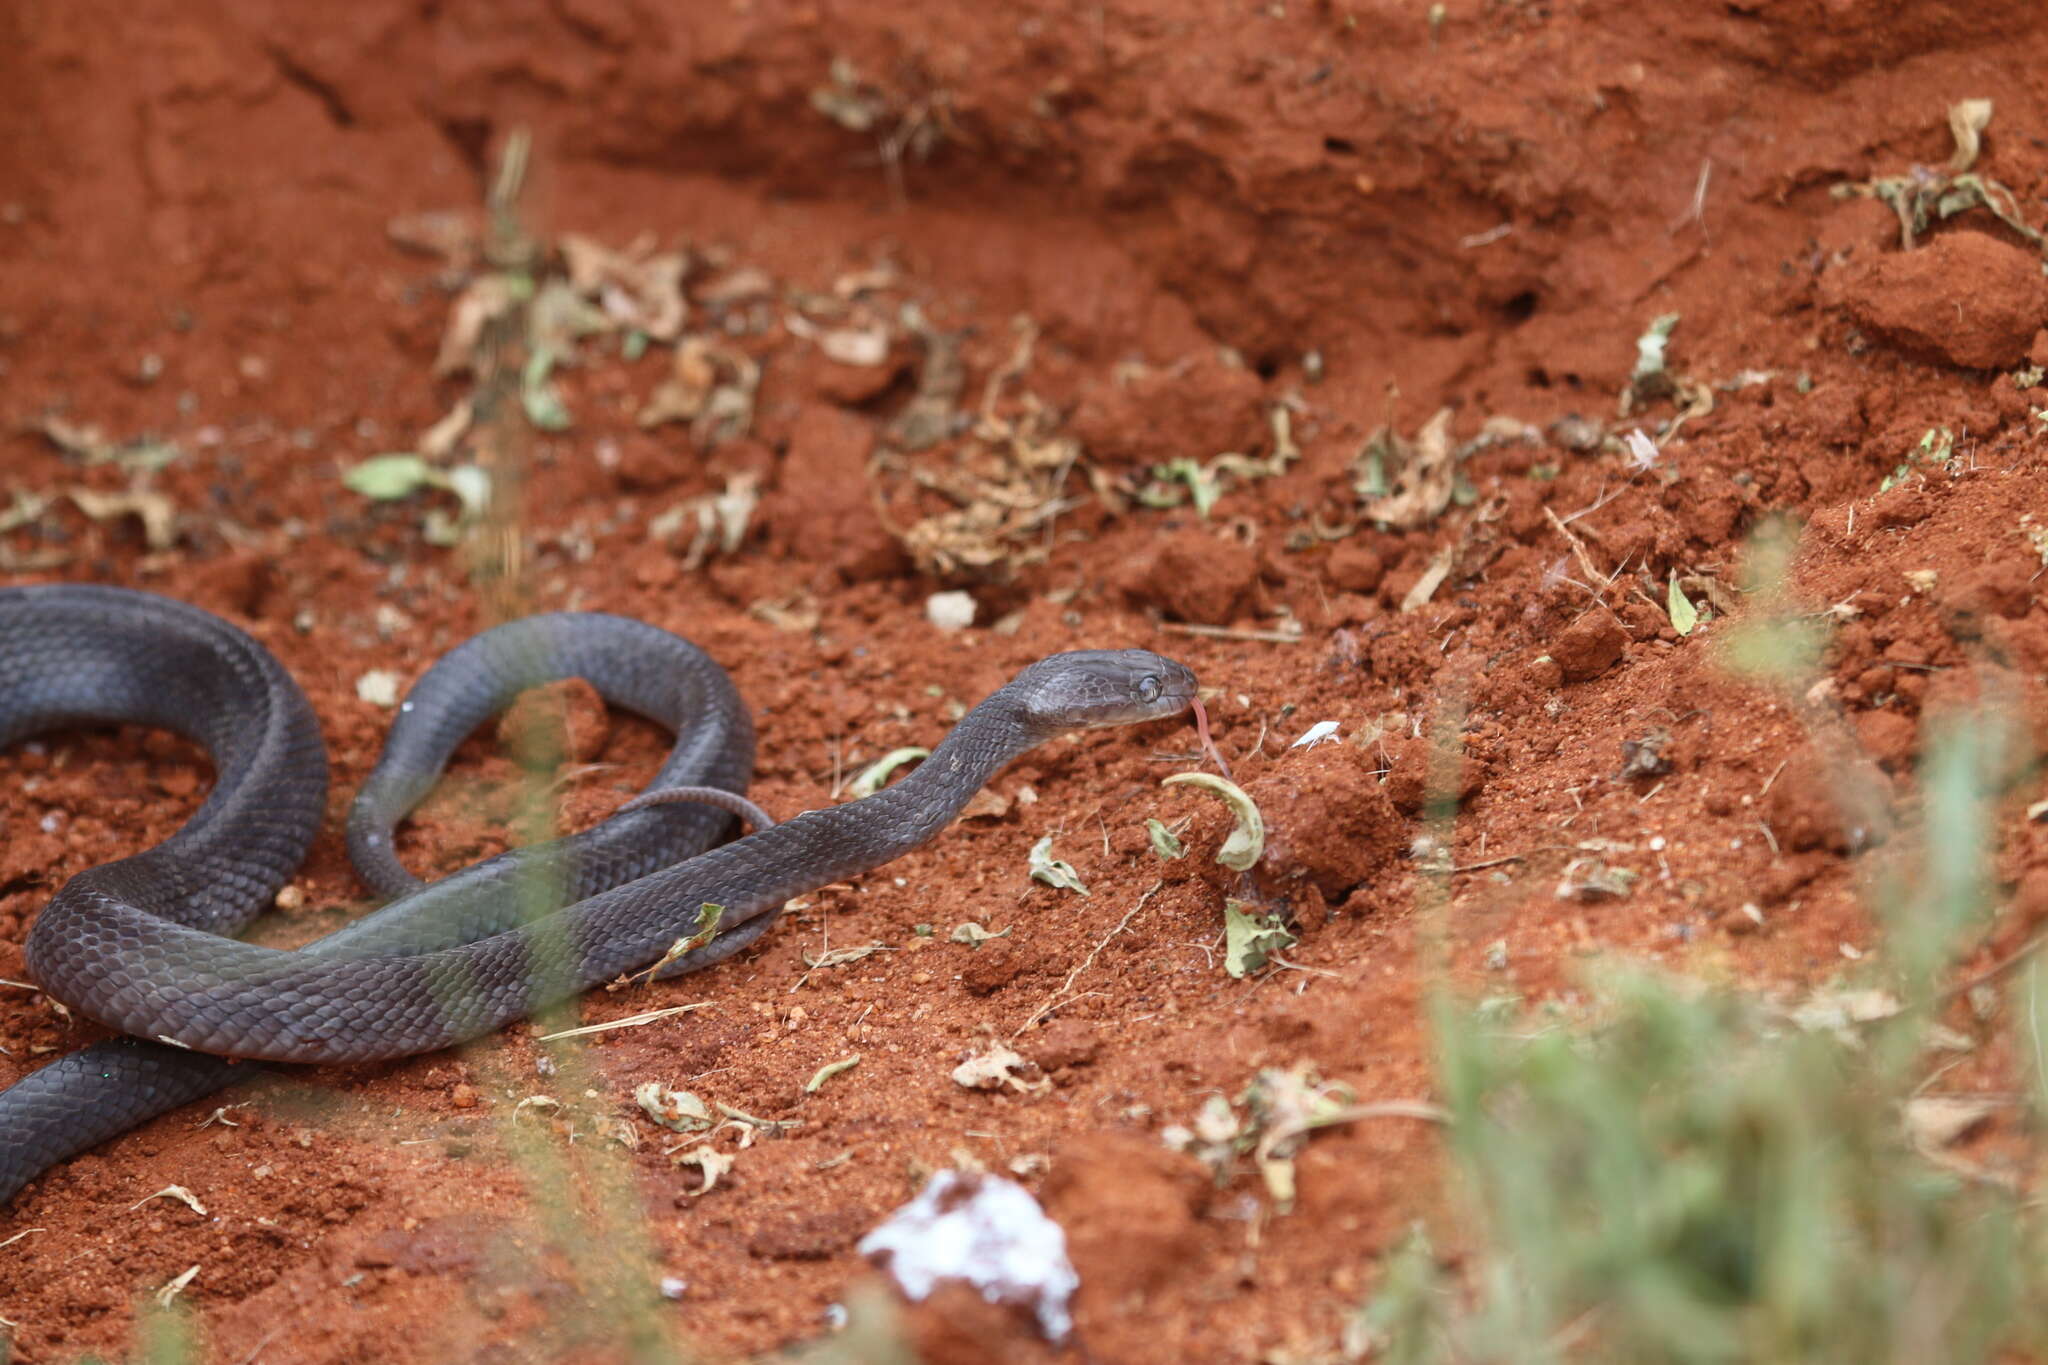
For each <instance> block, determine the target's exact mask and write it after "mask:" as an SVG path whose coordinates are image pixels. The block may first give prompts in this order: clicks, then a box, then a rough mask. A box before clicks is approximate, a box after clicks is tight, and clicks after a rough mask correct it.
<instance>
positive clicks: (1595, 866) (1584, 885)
mask: <svg viewBox="0 0 2048 1365" xmlns="http://www.w3.org/2000/svg"><path fill="white" fill-rule="evenodd" d="M1635 884H1636V874H1635V873H1634V872H1633V871H1631V870H1629V869H1628V868H1625V867H1609V866H1608V865H1607V864H1606V863H1605V862H1603V861H1602V860H1601V859H1599V858H1597V857H1590V856H1588V857H1582V858H1574V859H1572V860H1571V861H1570V862H1569V863H1567V864H1565V869H1564V875H1563V876H1562V877H1561V878H1560V879H1559V880H1558V883H1557V898H1558V899H1559V900H1561V901H1610V900H1620V899H1621V898H1622V897H1624V896H1626V895H1628V893H1629V890H1630V888H1632V887H1633V886H1634V885H1635Z"/></svg>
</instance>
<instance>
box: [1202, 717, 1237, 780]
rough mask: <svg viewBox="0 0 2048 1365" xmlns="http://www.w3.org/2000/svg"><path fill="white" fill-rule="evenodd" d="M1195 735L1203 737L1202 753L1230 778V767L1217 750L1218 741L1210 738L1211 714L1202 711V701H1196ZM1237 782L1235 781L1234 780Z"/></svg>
mask: <svg viewBox="0 0 2048 1365" xmlns="http://www.w3.org/2000/svg"><path fill="white" fill-rule="evenodd" d="M1193 705H1194V711H1195V733H1196V734H1198V735H1200V736H1201V737H1202V752H1203V753H1205V754H1207V755H1209V757H1210V758H1212V759H1214V760H1215V761H1216V769H1217V771H1218V772H1220V773H1222V774H1223V775H1224V776H1225V777H1226V778H1227V777H1230V765H1229V764H1228V763H1226V762H1224V761H1223V755H1222V754H1221V753H1218V752H1217V750H1216V741H1215V740H1213V739H1211V738H1210V737H1209V713H1208V712H1207V711H1205V710H1204V709H1202V699H1201V698H1200V697H1196V698H1195V699H1194V703H1193ZM1233 780H1235V779H1233Z"/></svg>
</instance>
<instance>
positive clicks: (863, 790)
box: [846, 744, 932, 801]
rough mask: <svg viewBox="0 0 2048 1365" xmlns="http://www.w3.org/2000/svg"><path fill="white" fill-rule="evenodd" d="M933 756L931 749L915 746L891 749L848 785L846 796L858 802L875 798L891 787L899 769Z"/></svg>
mask: <svg viewBox="0 0 2048 1365" xmlns="http://www.w3.org/2000/svg"><path fill="white" fill-rule="evenodd" d="M931 756H932V751H931V750H930V749H926V748H922V747H920V746H918V745H915V744H912V745H906V746H905V747H903V748H901V749H891V750H890V751H889V752H888V753H886V754H883V755H882V756H881V757H880V758H878V759H876V760H875V761H874V762H873V763H870V764H868V766H867V767H865V768H863V769H861V772H860V776H858V777H856V778H854V779H853V781H851V782H849V783H847V784H846V794H847V795H848V796H850V797H852V798H853V799H854V800H856V801H858V800H860V799H861V798H863V797H868V796H873V795H874V794H875V793H876V792H878V791H880V790H881V789H882V788H884V787H886V786H888V785H889V778H890V777H891V776H892V775H893V774H894V773H895V771H896V770H897V769H898V768H900V767H902V766H903V765H904V764H906V763H915V762H916V761H917V760H919V759H921V758H930V757H931Z"/></svg>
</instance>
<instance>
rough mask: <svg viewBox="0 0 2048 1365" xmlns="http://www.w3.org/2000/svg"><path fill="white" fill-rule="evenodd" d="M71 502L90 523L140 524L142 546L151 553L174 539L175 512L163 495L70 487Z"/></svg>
mask: <svg viewBox="0 0 2048 1365" xmlns="http://www.w3.org/2000/svg"><path fill="white" fill-rule="evenodd" d="M71 501H72V502H73V503H75V504H76V505H77V507H78V510H79V511H81V512H83V513H85V514H86V515H87V516H88V517H91V518H92V519H93V520H94V521H119V520H120V519H121V518H122V517H129V516H132V517H134V518H135V519H136V520H137V521H139V522H141V523H142V539H143V543H144V544H146V545H148V546H149V548H150V549H152V550H168V549H170V548H171V546H172V545H173V544H175V543H176V541H177V539H178V530H177V525H178V509H177V506H176V505H175V504H174V503H172V501H171V500H170V498H169V497H168V496H166V495H165V494H162V493H158V492H154V491H152V490H150V489H145V488H124V489H120V490H117V491H115V492H112V493H98V492H94V491H93V490H92V489H90V488H74V489H72V490H71Z"/></svg>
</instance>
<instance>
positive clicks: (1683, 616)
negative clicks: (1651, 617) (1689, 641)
mask: <svg viewBox="0 0 2048 1365" xmlns="http://www.w3.org/2000/svg"><path fill="white" fill-rule="evenodd" d="M1664 610H1665V611H1667V612H1669V613H1670V614H1671V628H1672V629H1673V630H1675V631H1677V632H1678V633H1679V634H1680V635H1690V634H1692V631H1693V627H1694V626H1697V625H1698V624H1699V623H1700V609H1699V608H1698V607H1696V606H1694V605H1693V604H1692V599H1691V598H1689V597H1687V596H1686V595H1685V594H1684V593H1682V592H1680V591H1679V590H1678V570H1676V569H1673V570H1672V571H1671V587H1670V589H1669V590H1668V591H1667V592H1666V593H1665V594H1664Z"/></svg>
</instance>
